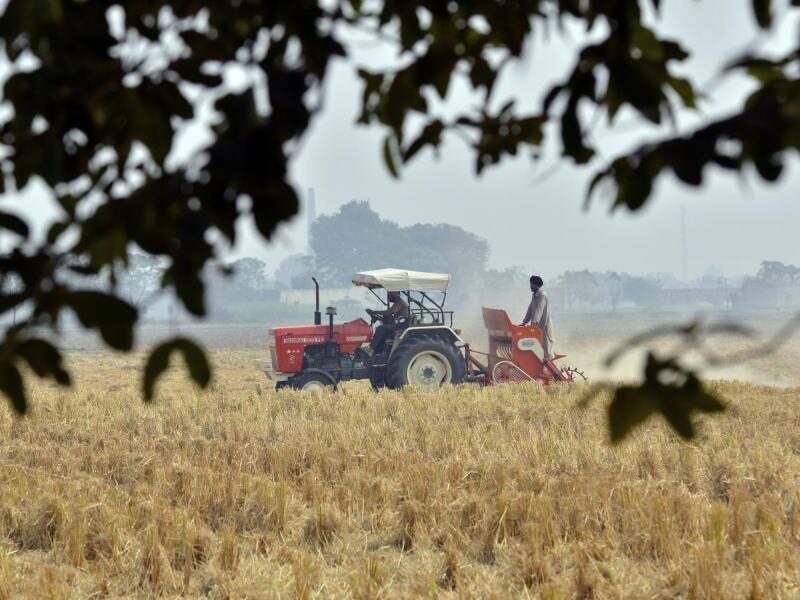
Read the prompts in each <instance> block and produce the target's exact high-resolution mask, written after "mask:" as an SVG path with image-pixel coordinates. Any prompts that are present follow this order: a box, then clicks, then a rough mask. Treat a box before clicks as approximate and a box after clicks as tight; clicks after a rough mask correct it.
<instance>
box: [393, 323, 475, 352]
mask: <svg viewBox="0 0 800 600" xmlns="http://www.w3.org/2000/svg"><path fill="white" fill-rule="evenodd" d="M414 335H435V336H437V337H444V338H447V339H449V340H450V341H451V342H452V343H453V344H463V343H464V340H462V339H461V336H459V335H458V334H457V333H456V332H455V331H454V330H453V328H452V327H448V326H447V325H428V326H424V327H419V326H418V327H414V326H412V327H409V328H408V329H406V330H405V331H404V332H403V333H401V334H400V336H399V337H398V338H397V339H396V340H395V342H394V344H392V351H391V352H390V353H389V354H390V355H391V354H394V351H395V350H396V349H397V348H398V347H399V346H400V345H401V344H402V343H403V341H404V340H407V339H408V338H410V337H412V336H414Z"/></svg>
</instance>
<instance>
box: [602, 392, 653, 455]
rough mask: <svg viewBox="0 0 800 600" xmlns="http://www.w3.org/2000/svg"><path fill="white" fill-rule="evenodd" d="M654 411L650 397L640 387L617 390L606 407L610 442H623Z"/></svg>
mask: <svg viewBox="0 0 800 600" xmlns="http://www.w3.org/2000/svg"><path fill="white" fill-rule="evenodd" d="M655 410H656V407H655V404H654V403H653V399H652V397H650V396H649V395H648V394H647V393H646V392H645V391H644V390H643V389H642V388H641V387H635V386H622V387H620V388H618V389H617V391H616V392H615V393H614V397H613V399H612V400H611V405H610V406H609V407H608V425H609V427H610V429H611V441H612V442H614V443H617V442H619V441H621V440H623V439H624V438H625V437H626V436H627V435H628V434H629V433H630V432H631V430H632V429H633V428H634V427H636V426H637V425H639V424H640V423H642V422H643V421H645V420H646V419H647V418H648V417H650V415H652V414H653V413H654V412H655Z"/></svg>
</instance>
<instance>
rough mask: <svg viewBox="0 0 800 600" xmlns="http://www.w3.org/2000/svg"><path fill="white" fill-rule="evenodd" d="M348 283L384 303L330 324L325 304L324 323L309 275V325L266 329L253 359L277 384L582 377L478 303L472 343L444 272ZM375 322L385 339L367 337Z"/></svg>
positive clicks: (529, 334) (359, 276)
mask: <svg viewBox="0 0 800 600" xmlns="http://www.w3.org/2000/svg"><path fill="white" fill-rule="evenodd" d="M353 283H354V284H355V285H357V286H362V287H365V288H367V289H369V290H370V291H371V292H372V293H373V294H374V295H375V297H376V298H377V299H378V301H379V302H381V303H382V304H383V305H384V306H386V308H387V310H383V311H373V310H369V311H367V312H368V314H369V316H370V318H371V322H370V323H367V321H366V320H364V319H361V318H359V319H355V320H352V321H349V322H347V323H340V324H336V323H334V318H335V316H336V314H337V311H336V308H335V307H332V306H329V307H327V308H326V309H325V315H326V316H327V317H328V323H326V324H323V323H322V313H321V312H320V306H319V284H318V282H317V280H316V279H314V284H315V286H316V310H315V312H314V324H313V325H302V326H285V327H275V328H273V329H270V331H269V349H270V359H269V360H260V361H257V364H258V366H259V368H260V369H262V370H263V371H264V372H265V373H266V375H267V377H269V378H270V379H271V380H273V381H275V385H276V388H278V389H281V388H286V387H289V388H294V389H298V390H304V391H321V390H323V389H334V390H335V389H336V388H337V386H338V385H339V383H340V382H342V381H349V380H354V379H364V380H369V381H370V383H371V384H372V387H373V388H374V389H380V388H384V387H385V388H390V389H396V388H401V387H403V386H406V385H411V386H414V387H418V388H423V389H437V388H439V387H440V386H442V385H447V384H459V383H475V384H480V385H494V384H499V383H511V382H523V381H538V382H540V383H542V384H543V385H549V384H551V383H571V382H574V381H578V380H582V379H585V377H584V375H583V373H581V372H580V371H578V370H576V369H573V368H571V367H560V366H558V365H557V364H556V363H557V362H558V361H560V360H561V359H563V358H564V356H565V355H556V356H555V357H554V358H553V359H552V360H545V356H544V350H543V348H542V332H541V330H540V329H539V328H538V327H536V326H519V325H514V324H513V323H512V322H511V320H510V319H509V317H508V314H507V313H506V312H505V311H503V310H499V309H494V308H484V309H483V321H484V324H485V326H486V329H487V333H488V341H489V346H488V352H479V351H477V350H475V349H473V348H472V347H471V346H470V345H469V344H468V343H466V342H465V341H464V340H463V339H461V331H460V330H459V329H455V328H454V327H453V312H452V311H448V310H445V308H444V305H445V300H446V298H447V288H448V286H449V284H450V276H449V275H446V274H441V273H423V272H418V271H407V270H402V269H379V270H375V271H363V272H360V273H356V274H355V275H354V276H353ZM381 292H385V293H386V297H385V298H384V297H383V296H382V294H381ZM390 297H392V298H394V301H398V299H402V303H403V304H404V305H405V307H406V309H405V310H404V313H403V315H402V316H399V317H397V318H395V317H393V316H392V315H391V311H390V310H388V309H389V308H390V299H389V298H390ZM378 322H381V325H384V326H386V325H388V326H389V329H388V330H389V331H390V332H391V333H390V335H389V337H388V339H387V340H386V341H385V343H383V344H372V342H373V338H374V336H375V335H376V332H377V331H378V329H377V328H375V327H374V326H375V324H376V323H378ZM384 329H386V328H384ZM384 334H385V332H384ZM375 341H377V340H375ZM373 345H375V346H376V347H375V348H372V346H373Z"/></svg>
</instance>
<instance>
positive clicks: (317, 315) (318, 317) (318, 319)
mask: <svg viewBox="0 0 800 600" xmlns="http://www.w3.org/2000/svg"><path fill="white" fill-rule="evenodd" d="M311 281H313V282H314V287H315V288H316V298H317V303H316V305H315V306H316V308H315V309H314V325H322V313H321V312H319V281H317V278H316V277H312V278H311Z"/></svg>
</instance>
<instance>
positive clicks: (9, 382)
mask: <svg viewBox="0 0 800 600" xmlns="http://www.w3.org/2000/svg"><path fill="white" fill-rule="evenodd" d="M0 391H2V392H3V393H4V394H5V395H6V397H7V398H8V399H9V401H10V402H11V407H12V408H13V409H14V411H15V412H16V413H17V414H20V415H24V414H25V413H26V412H27V411H28V402H27V399H26V397H25V386H24V385H23V384H22V376H21V375H20V373H19V370H18V369H17V367H15V366H14V365H9V364H7V365H4V366H2V367H0Z"/></svg>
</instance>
